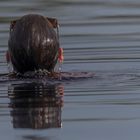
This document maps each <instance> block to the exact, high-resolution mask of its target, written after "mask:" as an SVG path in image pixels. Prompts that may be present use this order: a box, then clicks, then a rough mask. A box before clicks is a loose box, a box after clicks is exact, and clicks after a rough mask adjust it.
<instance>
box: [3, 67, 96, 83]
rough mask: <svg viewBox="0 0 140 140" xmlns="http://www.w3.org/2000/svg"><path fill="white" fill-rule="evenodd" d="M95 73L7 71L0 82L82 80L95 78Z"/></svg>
mask: <svg viewBox="0 0 140 140" xmlns="http://www.w3.org/2000/svg"><path fill="white" fill-rule="evenodd" d="M94 76H95V74H94V73H93V72H59V73H57V72H54V73H48V72H45V71H41V70H40V71H36V72H26V73H24V74H19V73H5V74H1V75H0V82H10V81H19V80H20V81H23V80H26V81H27V80H29V81H34V80H41V79H42V80H43V81H48V82H49V81H51V82H52V81H53V82H57V81H61V82H63V81H71V80H80V79H85V78H93V77H94Z"/></svg>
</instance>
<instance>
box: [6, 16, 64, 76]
mask: <svg viewBox="0 0 140 140" xmlns="http://www.w3.org/2000/svg"><path fill="white" fill-rule="evenodd" d="M62 51H63V50H62V49H61V48H60V45H59V34H58V21H57V19H55V18H48V17H44V16H41V15H37V14H29V15H25V16H23V17H21V18H20V19H17V20H14V21H12V22H11V25H10V34H9V41H8V51H7V54H6V58H7V62H8V63H9V62H10V63H11V64H12V66H13V71H14V72H18V73H21V74H24V73H25V72H28V71H35V70H39V69H42V70H43V69H45V70H47V71H48V72H53V71H54V68H55V65H56V63H57V62H58V60H60V61H62V60H63V56H62Z"/></svg>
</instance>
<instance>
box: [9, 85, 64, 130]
mask: <svg viewBox="0 0 140 140" xmlns="http://www.w3.org/2000/svg"><path fill="white" fill-rule="evenodd" d="M63 95H64V90H63V85H60V84H59V85H58V84H57V85H43V84H37V83H28V84H27V83H26V84H21V85H12V86H10V87H9V93H8V96H9V98H10V107H11V112H10V113H11V116H12V117H13V121H12V123H13V127H14V128H34V129H43V128H59V127H61V108H62V106H63Z"/></svg>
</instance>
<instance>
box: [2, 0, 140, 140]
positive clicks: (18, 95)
mask: <svg viewBox="0 0 140 140" xmlns="http://www.w3.org/2000/svg"><path fill="white" fill-rule="evenodd" d="M29 13H38V14H41V15H44V16H48V17H56V18H57V19H58V21H59V23H60V44H61V47H63V48H64V57H65V60H64V63H63V65H62V71H66V72H77V73H80V72H92V73H94V74H95V76H94V77H93V78H77V79H75V80H65V81H59V80H58V81H51V82H50V81H49V82H48V81H46V80H45V79H38V80H37V79H26V80H23V79H18V80H17V79H14V80H10V79H7V78H0V139H2V140H9V139H10V140H72V139H73V140H85V139H89V140H91V139H95V140H118V139H119V140H132V139H133V140H137V139H139V137H140V133H139V129H140V2H139V1H138V0H133V1H131V0H118V1H116V0H106V1H103V0H81V1H80V0H75V1H70V0H67V1H64V0H52V1H45V0H34V1H33V0H30V1H27V0H25V1H16V0H13V1H8V0H5V1H0V74H5V73H7V72H8V70H7V64H6V59H5V52H6V50H7V48H8V37H9V25H10V21H12V20H15V19H18V18H20V17H21V16H23V15H25V14H29Z"/></svg>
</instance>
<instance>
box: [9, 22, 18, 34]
mask: <svg viewBox="0 0 140 140" xmlns="http://www.w3.org/2000/svg"><path fill="white" fill-rule="evenodd" d="M16 22H17V20H13V21H11V24H10V31H11V30H13V29H14V26H15V24H16Z"/></svg>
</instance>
